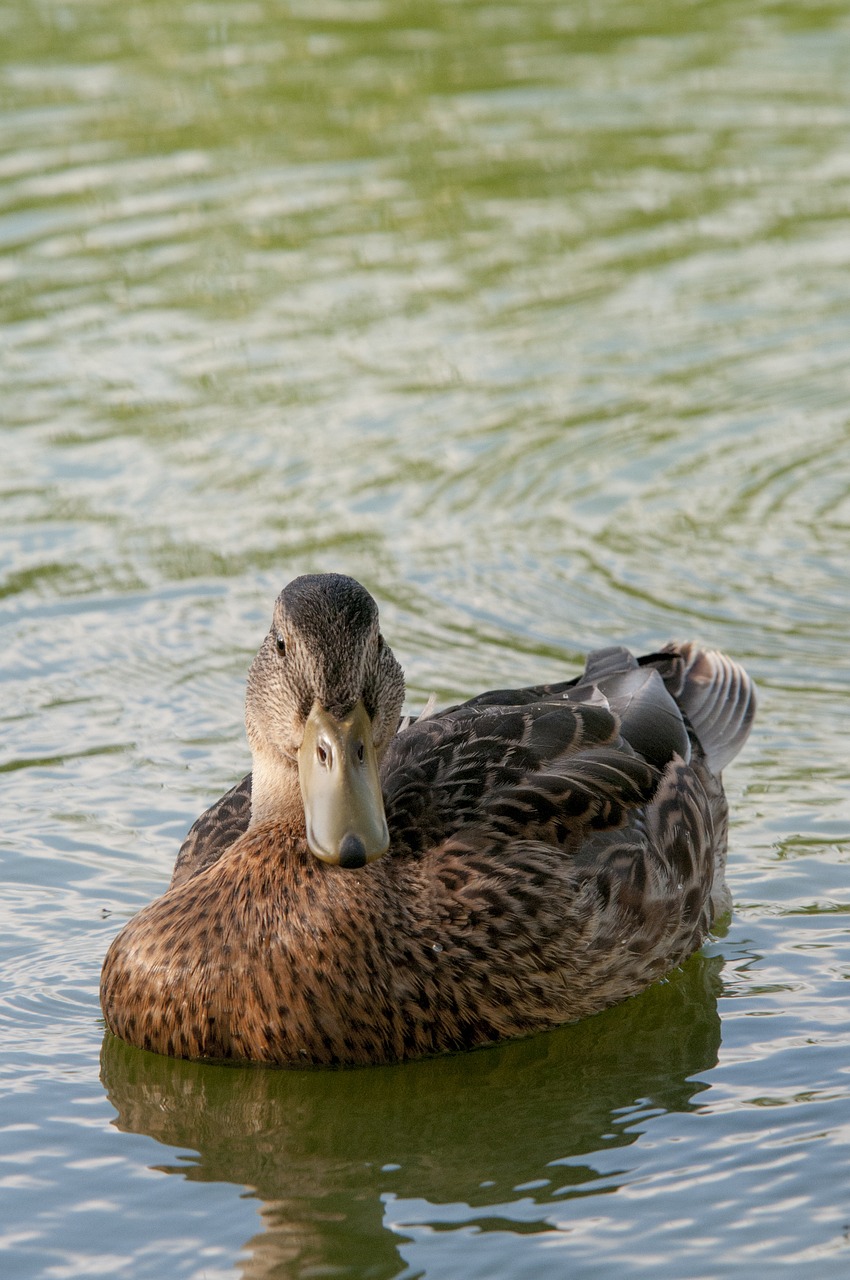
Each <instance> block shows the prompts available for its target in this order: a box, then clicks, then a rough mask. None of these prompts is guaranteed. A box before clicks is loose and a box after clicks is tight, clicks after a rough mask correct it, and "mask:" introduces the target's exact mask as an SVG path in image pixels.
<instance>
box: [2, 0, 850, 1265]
mask: <svg viewBox="0 0 850 1280" xmlns="http://www.w3.org/2000/svg"><path fill="white" fill-rule="evenodd" d="M0 44H1V45H2V47H3V53H4V56H3V70H2V74H0V182H2V187H0V289H2V294H0V308H1V309H2V328H0V343H2V356H1V357H0V359H2V388H3V390H2V426H0V430H2V439H0V495H2V502H0V627H2V640H0V645H1V646H2V647H1V648H0V652H2V660H0V667H1V669H2V687H0V717H2V725H3V731H2V743H3V746H2V764H0V771H2V779H0V786H2V794H3V803H2V812H3V817H4V820H3V832H2V836H0V862H1V863H2V873H0V875H1V876H2V886H3V887H2V898H0V921H1V922H2V929H1V930H0V982H2V992H3V994H2V1004H0V1043H2V1055H0V1087H2V1103H0V1107H2V1113H1V1114H0V1126H2V1146H1V1147H0V1178H2V1198H0V1246H2V1253H0V1267H2V1270H3V1274H4V1275H8V1276H10V1277H15V1280H19V1278H20V1280H25V1278H26V1280H29V1278H30V1277H36V1276H38V1277H46V1278H49V1280H67V1278H71V1277H77V1276H85V1277H88V1276H95V1275H108V1276H121V1277H128V1278H131V1280H139V1278H141V1277H147V1276H156V1277H159V1276H162V1275H169V1276H175V1277H197V1278H198V1280H200V1278H201V1277H205V1278H207V1280H213V1278H215V1280H218V1278H219V1277H235V1276H242V1277H260V1276H263V1277H269V1278H271V1277H276V1278H283V1277H285V1278H286V1280H289V1278H290V1277H293V1278H298V1280H302V1278H303V1280H306V1278H307V1277H315V1276H350V1277H363V1278H364V1280H365V1278H367V1277H369V1278H371V1277H376V1278H381V1280H383V1278H384V1277H386V1278H387V1280H390V1278H391V1277H407V1278H409V1280H413V1277H420V1276H421V1277H428V1280H442V1278H445V1280H455V1278H456V1277H457V1276H459V1275H463V1276H468V1277H483V1278H488V1280H489V1278H491V1277H510V1278H511V1280H520V1278H522V1280H524V1278H525V1277H534V1278H535V1280H536V1278H537V1277H544V1276H546V1277H548V1276H551V1275H561V1274H564V1275H566V1274H569V1275H570V1276H576V1277H581V1280H591V1278H593V1280H595V1278H596V1277H599V1278H606V1280H607V1277H610V1276H612V1275H618V1276H623V1277H629V1278H631V1277H639V1276H644V1275H652V1276H654V1277H666V1278H669V1280H685V1278H686V1280H710V1278H714V1277H740V1278H741V1280H743V1278H744V1277H747V1278H748V1280H749V1278H751V1277H752V1276H760V1275H768V1274H769V1275H771V1276H773V1275H774V1273H775V1272H776V1271H779V1272H782V1273H785V1274H790V1275H793V1276H795V1277H797V1276H813V1277H817V1278H818V1280H821V1278H822V1277H823V1278H826V1280H828V1278H829V1277H832V1276H836V1277H838V1276H844V1275H846V1273H847V1267H848V1265H850V1175H848V1168H850V1162H848V1155H850V1152H848V1142H850V1131H848V1125H847V1115H848V1095H850V1068H849V1067H848V1063H850V1053H849V1052H848V1049H850V1029H848V1028H850V1018H848V1013H849V1012H850V1009H848V1003H849V1002H848V987H847V981H848V977H850V931H848V913H849V912H850V867H848V863H850V800H849V799H848V785H847V782H848V768H847V746H846V719H847V710H848V693H849V692H850V690H848V685H849V684H850V679H849V678H848V676H849V673H850V664H848V660H847V630H848V596H850V592H848V575H847V564H848V542H850V539H848V525H850V496H848V494H850V417H848V408H847V406H848V404H850V360H848V351H850V271H848V267H850V233H848V225H850V224H849V223H848V214H850V160H849V159H848V151H847V137H848V130H850V20H848V16H847V11H846V6H845V5H843V4H841V3H838V2H837V0H835V2H834V3H830V0H824V2H823V3H819V4H805V3H796V4H791V3H789V4H777V3H768V2H767V0H762V2H758V0H755V2H753V3H749V4H745V5H743V6H742V5H741V4H740V3H736V4H732V3H716V4H712V5H687V4H678V5H672V6H671V5H669V4H666V5H660V4H654V3H652V2H651V0H640V2H639V3H633V4H626V3H625V0H601V3H597V4H595V5H592V6H590V5H578V4H575V5H558V4H555V3H551V2H550V0H536V2H534V0H526V2H525V3H523V4H486V3H482V2H476V0H457V2H455V3H448V2H441V3H427V0H426V2H424V3H418V4H417V5H407V4H403V3H399V4H391V3H389V0H386V2H382V0H374V2H373V0H346V3H345V4H337V3H334V2H333V0H327V2H326V3H325V2H321V0H318V2H317V0H311V2H310V3H309V4H306V3H305V4H296V3H290V4H285V5H284V4H279V5H274V4H268V3H267V4H263V3H253V2H246V3H235V2H234V3H227V2H226V0H225V2H222V3H216V4H206V3H198V4H190V5H174V4H171V5H166V4H163V3H157V2H156V0H150V2H147V3H142V2H141V0H135V2H134V0H130V2H129V3H126V4H123V5H121V6H115V5H113V4H106V3H102V2H99V0H76V2H71V0H69V2H68V3H48V2H47V0H43V2H41V3H39V2H36V0H18V3H15V4H12V3H6V4H0ZM323 569H337V570H341V571H344V572H348V573H352V574H354V575H355V576H357V577H359V578H360V579H361V580H363V581H364V582H365V583H366V585H367V586H368V587H369V588H370V589H371V590H372V591H373V592H374V594H375V595H376V597H377V598H378V600H379V602H380V605H381V610H382V615H383V618H384V629H385V632H386V634H387V636H388V638H389V639H390V641H391V643H392V644H393V647H394V649H395V651H396V653H397V654H398V655H399V657H400V658H401V660H402V662H403V664H404V666H405V668H406V670H407V674H408V682H409V704H410V707H411V708H416V707H418V706H421V704H422V702H423V701H424V699H425V698H426V697H427V696H428V695H429V694H430V693H431V692H432V691H435V692H436V693H437V695H438V697H439V698H440V699H441V700H448V699H453V698H457V697H461V696H469V695H471V694H472V693H474V692H476V691H478V690H479V689H481V688H482V687H487V686H491V687H492V686H495V685H502V684H505V683H521V682H526V681H531V680H542V679H545V678H549V677H552V676H553V675H556V674H559V673H561V672H562V671H563V672H567V671H571V670H574V669H575V664H576V662H577V661H578V659H579V657H580V655H581V654H582V653H583V651H584V650H585V649H586V648H587V647H588V646H591V645H594V644H599V643H606V642H609V641H611V640H613V639H621V640H625V641H627V642H629V643H630V644H632V645H634V646H635V647H637V648H640V647H643V646H646V647H651V646H654V645H656V644H658V643H659V642H662V641H664V640H665V639H667V638H669V637H671V636H672V637H679V638H681V637H694V638H696V639H700V640H702V641H704V642H707V643H709V644H712V645H717V646H719V647H722V648H725V649H727V650H729V651H730V652H731V653H733V654H734V655H735V656H737V657H739V658H740V659H742V660H743V661H744V662H745V663H746V665H747V666H748V668H749V669H750V670H751V671H752V673H753V674H754V675H755V677H756V678H757V679H758V681H759V684H760V688H761V694H762V699H761V712H760V718H759V721H758V723H757V725H756V728H755V730H754V733H753V736H752V738H751V740H750V743H749V744H748V746H747V748H746V749H745V752H744V753H743V755H742V756H741V757H740V759H739V760H738V761H736V762H735V764H734V765H733V766H732V767H731V768H730V770H729V772H728V778H727V790H728V792H729V796H730V802H731V805H732V813H733V825H732V832H731V851H730V881H731V886H732V890H733V894H734V898H735V910H734V914H733V916H732V919H731V921H730V923H729V926H728V929H727V930H726V931H725V932H723V933H722V934H721V936H718V937H717V938H716V939H715V940H713V941H712V942H711V943H710V944H708V945H707V946H706V947H705V948H704V949H703V952H702V953H701V954H700V955H699V956H697V957H695V958H694V959H693V960H691V961H690V962H689V963H688V964H687V965H686V966H685V967H684V968H683V969H682V970H681V971H679V972H676V973H675V974H673V975H672V977H671V978H670V979H669V981H667V982H666V983H664V984H661V985H659V986H658V987H656V988H654V989H653V990H651V991H649V992H647V993H646V995H644V996H642V997H640V998H639V999H637V1000H634V1001H631V1002H630V1003H629V1004H627V1005H625V1006H623V1007H622V1008H619V1009H615V1010H611V1011H610V1012H609V1013H607V1014H605V1015H603V1016H601V1017H599V1018H596V1019H592V1020H589V1021H588V1022H586V1023H584V1024H579V1025H577V1026H573V1027H566V1028H563V1029H561V1030H559V1031H556V1032H553V1033H551V1034H549V1035H545V1036H540V1037H536V1038H534V1039H532V1040H529V1041H526V1042H523V1043H517V1044H511V1045H505V1046H501V1047H498V1048H496V1049H493V1050H488V1051H485V1052H480V1053H475V1054H470V1055H465V1056H460V1057H456V1058H452V1059H446V1060H444V1061H433V1062H423V1063H417V1064H411V1065H408V1066H405V1067H402V1068H392V1069H376V1070H372V1071H357V1072H345V1073H293V1072H270V1071H260V1070H247V1069H223V1068H211V1067H207V1066H198V1065H194V1064H189V1063H178V1062H170V1061H167V1060H162V1059H158V1058H155V1057H152V1056H150V1055H144V1054H141V1053H138V1052H136V1051H133V1050H130V1049H128V1048H126V1047H125V1046H123V1045H121V1044H119V1043H117V1042H114V1041H111V1040H106V1041H104V1038H103V1029H102V1024H101V1022H100V1019H99V1010H98V1001H97V984H98V976H99V968H100V963H101V959H102V956H103V954H104V951H105V949H106V947H107V945H108V942H109V940H110V938H111V937H112V936H113V935H114V933H115V932H116V931H117V929H118V928H120V926H121V924H122V923H123V922H124V920H126V919H127V918H128V917H129V916H130V915H131V914H132V913H133V912H134V911H135V910H137V909H138V907H139V906H141V905H142V904H143V903H144V902H146V901H148V900H149V899H150V898H151V897H153V896H154V895H155V894H157V893H159V892H161V890H162V889H163V887H164V885H165V884H166V882H167V879H168V875H169V872H170V867H171V864H172V862H173V858H174V855H175V853H176V849H177V847H178V844H179V842H180V840H181V838H182V836H183V834H184V833H185V830H186V829H187V827H188V825H189V824H190V822H191V821H192V820H193V818H194V817H195V816H196V814H197V813H198V812H199V811H200V810H201V809H202V808H204V807H205V806H206V805H207V804H208V803H209V802H210V800H211V799H213V798H214V797H216V796H217V795H218V794H220V792H221V791H222V790H223V789H224V788H225V787H226V786H228V785H230V783H231V782H232V781H233V780H234V779H235V778H237V777H239V776H240V775H241V773H242V772H243V771H244V769H245V768H246V766H247V760H248V755H247V749H246V746H245V743H244V735H243V730H242V725H241V717H242V706H241V703H242V696H243V690H244V678H245V672H246V669H247V665H248V662H249V660H250V657H251V655H252V653H253V651H254V649H255V648H256V646H257V644H258V643H259V640H260V638H261V636H262V635H263V633H264V631H265V629H266V626H267V624H268V618H269V615H270V608H271V604H272V601H273V599H274V596H275V595H276V593H277V591H278V590H279V589H280V587H281V586H282V585H283V583H284V582H285V581H286V580H287V579H288V578H289V577H291V576H292V575H294V574H296V573H298V572H302V571H306V570H323Z"/></svg>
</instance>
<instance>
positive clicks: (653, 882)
mask: <svg viewBox="0 0 850 1280" xmlns="http://www.w3.org/2000/svg"><path fill="white" fill-rule="evenodd" d="M403 698H404V677H403V674H402V670H401V667H400V666H399V663H398V662H397V660H396V658H395V656H394V655H393V653H392V651H391V649H390V647H389V645H388V644H387V643H386V641H385V640H384V638H383V636H382V634H381V630H380V623H379V617H378V609H377V606H376V604H375V601H374V600H373V598H372V596H371V595H370V594H369V593H368V592H367V591H366V590H365V588H364V587H362V586H361V585H360V584H359V583H357V582H355V581H354V580H353V579H351V578H348V577H344V576H342V575H340V574H316V575H307V576H304V577H300V578H296V579H295V580H294V581H293V582H290V583H289V585H288V586H287V587H286V588H285V589H284V590H283V591H282V592H281V594H280V596H279V597H278V599H277V602H276V604H275V607H274V614H273V618H272V623H271V627H270V629H269V632H268V634H267V635H266V637H265V639H264V640H263V643H262V645H261V646H260V649H259V652H258V653H257V656H256V658H255V659H254V662H253V664H252V666H251V669H250V673H249V676H248V687H247V697H246V717H245V719H246V728H247V735H248V741H249V743H250V746H251V752H252V760H253V767H252V771H251V773H250V774H248V775H247V776H246V777H245V778H243V779H242V781H241V782H240V783H238V784H237V785H236V786H235V787H234V788H232V790H230V791H229V792H228V793H227V794H226V795H225V796H223V797H222V798H221V799H220V800H219V801H218V802H217V803H216V804H214V805H213V806H212V807H211V808H210V809H209V810H207V812H206V813H204V814H203V815H202V816H201V817H200V818H199V819H198V821H197V822H196V823H195V825H194V826H193V827H192V829H191V831H190V832H189V835H188V837H187V839H186V841H185V842H184V844H183V846H182V848H181V850H180V852H179V854H178V858H177V862H176V865H175V868H174V874H173V876H172V880H171V883H170V885H169V887H168V889H167V891H166V892H165V893H164V894H163V895H162V896H161V897H159V898H157V899H156V900H155V901H154V902H152V903H150V904H149V905H148V906H146V907H144V908H143V909H142V910H141V911H140V912H139V913H138V914H137V915H136V916H135V917H134V918H133V919H132V920H130V921H129V923H128V924H126V925H125V927H124V928H123V929H122V930H121V932H120V933H119V934H118V935H117V937H116V938H115V939H114V941H113V942H112V945H111V946H110V948H109V951H108V953H107V956H106V959H105V962H104V965H103V973H102V979H101V1003H102V1007H103V1012H104V1015H105V1018H106V1023H107V1026H108V1027H109V1029H110V1030H111V1031H112V1032H114V1034H116V1035H118V1036H120V1037H122V1038H123V1039H124V1040H127V1041H129V1042H130V1043H132V1044H134V1045H138V1046H140V1047H141V1048H144V1049H150V1050H153V1051H155V1052H157V1053H162V1054H169V1055H172V1056H176V1057H184V1058H193V1059H213V1060H236V1061H243V1062H264V1063H275V1064H280V1065H284V1064H286V1065H293V1064H294V1065H306V1064H312V1065H355V1064H370V1063H387V1062H395V1061H401V1060H404V1059H409V1058H414V1057H419V1056H424V1055H428V1054H436V1053H446V1052H452V1051H457V1050H463V1049H471V1048H474V1047H476V1046H479V1045H485V1044H490V1043H493V1042H495V1041H498V1040H501V1039H505V1038H508V1037H514V1036H522V1035H528V1034H531V1033H533V1032H538V1031H541V1030H544V1029H546V1028H550V1027H554V1026H556V1025H558V1024H561V1023H565V1022H570V1021H573V1020H576V1019H579V1018H583V1017H586V1016H587V1015H590V1014H594V1013H597V1012H598V1011H600V1010H602V1009H604V1008H606V1007H607V1006H610V1005H613V1004H615V1003H617V1002H619V1001H621V1000H624V999H626V998H628V997H629V996H632V995H634V994H636V993H637V992H640V991H641V990H643V989H644V988H646V987H647V986H648V985H649V984H650V983H652V982H654V981H656V980H657V979H658V978H660V977H662V976H663V975H664V974H665V973H667V972H669V971H670V970H671V969H672V968H674V967H675V966H677V965H679V964H681V963H682V961H683V960H685V959H686V958H687V957H688V956H689V955H690V954H691V953H692V952H693V951H695V950H696V949H697V948H698V947H699V946H700V945H701V944H702V942H703V941H704V939H705V938H706V935H707V933H708V931H709V929H710V927H711V925H712V922H713V920H714V918H715V914H716V913H717V911H719V910H724V909H726V908H727V907H728V905H729V898H728V891H727V890H726V888H725V880H724V869H725V862H726V835H727V805H726V800H725V796H724V793H723V788H722V784H721V777H720V775H721V770H722V769H723V767H724V766H725V765H726V764H727V762H728V761H729V760H730V759H731V758H732V757H733V756H734V755H735V754H736V753H737V752H738V750H739V749H740V748H741V746H742V745H743V743H744V741H745V740H746V737H747V735H748V733H749V730H750V725H751V723H752V719H753V715H754V711H755V693H754V688H753V685H752V682H751V680H750V679H749V677H748V676H747V674H746V673H745V672H744V671H743V670H742V668H741V667H740V666H739V665H738V664H737V663H735V662H733V661H732V660H731V659H730V658H728V657H726V656H724V655H723V654H721V653H718V652H714V651H709V650H703V649H699V648H697V647H696V646H695V645H693V644H680V645H679V644H668V645H666V646H665V647H664V648H662V649H660V650H659V651H658V652H655V653H651V654H648V655H646V656H644V657H639V658H635V657H633V656H632V655H631V653H629V651H628V650H627V649H624V648H621V647H611V648H607V649H601V650H597V651H595V652H593V653H591V654H590V655H589V657H588V658H587V661H586V665H585V669H584V672H583V673H582V674H581V675H579V676H576V677H574V678H572V679H568V680H563V681H560V682H557V683H554V684H543V685H537V686H534V687H529V688H521V689H503V690H494V691H491V692H488V693H484V694H481V695H479V696H478V697H474V698H472V699H471V700H470V701H468V702H464V703H461V704H458V705H455V706H452V707H449V708H447V709H445V710H442V711H437V712H434V713H432V714H426V715H423V716H421V717H419V718H418V719H415V720H410V719H403V718H402V716H401V709H402V702H403Z"/></svg>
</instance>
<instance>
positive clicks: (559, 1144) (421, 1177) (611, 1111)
mask: <svg viewBox="0 0 850 1280" xmlns="http://www.w3.org/2000/svg"><path fill="white" fill-rule="evenodd" d="M719 969H720V960H719V958H715V959H707V958H705V957H704V956H698V957H695V958H694V959H693V960H692V961H690V962H689V963H688V964H687V965H686V966H685V967H684V969H682V970H678V971H677V972H676V973H674V974H673V976H672V978H671V979H670V980H669V981H667V982H664V983H660V984H658V985H657V986H656V987H654V988H653V989H652V990H650V991H649V992H647V993H645V994H644V995H643V996H640V997H638V998H636V999H634V1000H630V1001H627V1002H626V1004H624V1005H621V1006H619V1007H618V1008H617V1009H612V1010H610V1011H608V1012H607V1013H605V1014H602V1015H600V1016H598V1017H595V1018H591V1019H588V1020H587V1021H586V1022H584V1023H580V1024H577V1025H574V1026H571V1027H565V1028H563V1029H561V1030H560V1031H556V1032H552V1033H548V1034H545V1035H541V1036H536V1037H534V1038H532V1039H529V1040H525V1041H519V1042H513V1043H510V1044H505V1045H500V1046H498V1047H496V1048H493V1049H487V1050H483V1051H480V1052H477V1053H471V1054H464V1055H458V1056H453V1057H449V1058H440V1059H430V1060H428V1061H424V1062H418V1063H412V1064H408V1065H405V1066H402V1067H388V1068H372V1069H367V1070H351V1071H276V1070H265V1069H261V1068H240V1067H234V1068H231V1067H211V1066H207V1065H202V1064H198V1063H189V1062H183V1061H178V1060H175V1059H170V1058H162V1057H158V1056H156V1055H154V1054H149V1053H144V1052H142V1051H140V1050H136V1049H132V1048H131V1047H129V1046H128V1045H126V1044H124V1043H123V1042H122V1041H120V1040H117V1039H116V1038H115V1037H113V1036H111V1035H109V1034H107V1036H106V1038H105V1039H104V1043H103V1049H102V1055H101V1077H102V1079H103V1083H104V1085H105V1087H106V1090H107V1093H108V1096H109V1100H110V1102H111V1103H112V1105H113V1106H114V1107H115V1108H116V1109H117V1111H118V1117H117V1119H116V1121H115V1124H116V1125H118V1127H119V1128H121V1129H125V1130H130V1131H132V1132H137V1133H146V1134H149V1135H150V1136H151V1137H154V1138H156V1139H157V1140H158V1141H160V1142H162V1143H164V1144H165V1145H166V1146H169V1147H175V1148H179V1149H181V1150H184V1151H185V1150H186V1149H189V1150H190V1151H192V1152H196V1153H197V1155H192V1156H191V1157H188V1160H189V1162H188V1163H187V1162H186V1161H187V1157H186V1156H184V1157H182V1159H181V1163H180V1164H177V1165H174V1164H165V1165H161V1166H160V1168H163V1169H164V1170H166V1171H167V1172H169V1173H177V1174H180V1175H181V1176H183V1177H186V1178H190V1179H199V1180H203V1181H210V1182H219V1181H228V1182H234V1183H236V1184H239V1185H243V1186H245V1187H248V1188H250V1189H251V1191H252V1192H253V1193H254V1194H255V1195H256V1196H257V1197H258V1199H259V1200H260V1202H261V1214H262V1219H263V1226H264V1233H263V1234H262V1235H260V1236H258V1237H256V1238H255V1239H253V1240H251V1241H250V1242H249V1248H250V1251H251V1254H252V1259H253V1261H252V1262H251V1263H249V1264H248V1265H247V1266H246V1270H245V1274H246V1275H248V1276H272V1275H285V1274H293V1275H294V1274H297V1275H320V1274H322V1275H323V1274H333V1275H351V1276H359V1275H369V1276H372V1275H374V1276H386V1277H390V1276H394V1275H397V1274H398V1273H399V1269H400V1262H399V1256H398V1251H397V1246H398V1243H399V1238H398V1235H397V1234H396V1233H394V1232H391V1231H388V1230H385V1229H384V1225H383V1222H384V1203H383V1201H384V1199H385V1198H386V1196H387V1195H388V1194H391V1195H392V1196H393V1197H395V1198H405V1199H409V1198H412V1199H417V1200H420V1201H425V1202H426V1203H429V1204H431V1205H432V1206H435V1218H436V1219H437V1220H439V1209H438V1206H440V1205H445V1204H448V1203H450V1202H460V1203H461V1204H464V1205H466V1206H468V1209H467V1212H466V1214H465V1215H464V1216H463V1217H462V1218H461V1219H459V1220H458V1225H461V1223H464V1224H469V1223H476V1224H477V1225H478V1227H479V1229H481V1230H485V1231H486V1230H493V1229H498V1230H503V1231H504V1230H508V1231H516V1232H523V1233H527V1232H529V1231H536V1232H543V1233H545V1232H551V1231H553V1230H554V1229H555V1228H554V1227H553V1224H552V1221H551V1216H550V1210H551V1202H552V1201H553V1200H555V1199H561V1198H566V1197H569V1196H571V1195H573V1194H582V1195H587V1194H592V1193H593V1192H594V1191H595V1190H597V1189H598V1190H599V1191H604V1192H610V1191H611V1190H612V1189H614V1188H616V1186H617V1185H618V1183H619V1182H620V1181H621V1180H622V1179H621V1178H618V1177H616V1176H615V1177H613V1178H612V1177H611V1176H610V1174H609V1173H608V1172H607V1171H606V1175H605V1177H604V1178H602V1177H601V1176H600V1173H599V1170H598V1169H597V1168H596V1167H595V1163H594V1153H597V1152H599V1151H600V1150H601V1149H610V1150H616V1149H618V1148H626V1147H628V1146H630V1145H631V1144H632V1143H633V1142H635V1140H636V1139H637V1137H638V1136H639V1134H640V1133H641V1132H642V1126H641V1123H640V1118H641V1116H643V1115H650V1114H655V1115H657V1114H659V1113H661V1112H673V1113H675V1112H683V1111H688V1110H690V1109H692V1107H693V1105H694V1099H695V1098H696V1097H697V1096H698V1095H699V1094H700V1093H701V1092H702V1090H703V1089H704V1088H705V1087H706V1086H705V1085H704V1084H702V1083H700V1080H699V1075H700V1073H701V1072H706V1071H708V1070H709V1069H710V1068H712V1067H713V1066H714V1065H715V1063H716V1061H717V1051H718V1047H719V1044H720V1020H719V1017H718V1014H717V994H718V991H719V981H718V972H719ZM618 1163H619V1165H620V1169H621V1172H622V1174H623V1177H624V1178H625V1179H626V1180H628V1170H629V1168H630V1161H629V1158H628V1156H626V1155H625V1154H624V1155H623V1157H622V1158H621V1159H619V1160H618ZM597 1184H598V1186H597ZM529 1198H530V1199H531V1201H532V1203H534V1204H535V1205H536V1206H537V1209H536V1210H535V1211H534V1212H533V1214H532V1216H531V1219H530V1220H529V1216H528V1212H527V1208H525V1206H526V1204H527V1202H528V1200H529ZM515 1201H519V1202H520V1205H519V1207H518V1211H517V1213H516V1216H515V1217H513V1218H512V1216H511V1215H512V1210H511V1207H510V1206H511V1204H512V1203H513V1202H515ZM494 1205H502V1206H504V1208H503V1209H502V1211H501V1212H498V1211H497V1210H494V1208H493V1206H494ZM289 1267H291V1268H292V1270H291V1271H289V1270H287V1268H289Z"/></svg>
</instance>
